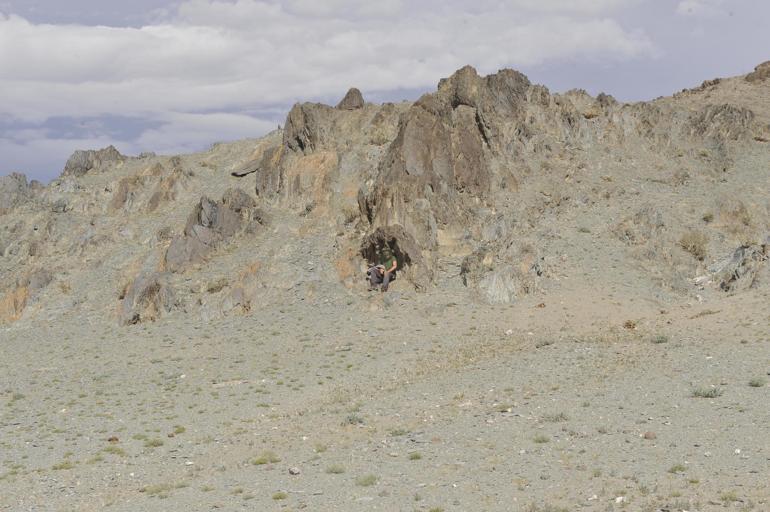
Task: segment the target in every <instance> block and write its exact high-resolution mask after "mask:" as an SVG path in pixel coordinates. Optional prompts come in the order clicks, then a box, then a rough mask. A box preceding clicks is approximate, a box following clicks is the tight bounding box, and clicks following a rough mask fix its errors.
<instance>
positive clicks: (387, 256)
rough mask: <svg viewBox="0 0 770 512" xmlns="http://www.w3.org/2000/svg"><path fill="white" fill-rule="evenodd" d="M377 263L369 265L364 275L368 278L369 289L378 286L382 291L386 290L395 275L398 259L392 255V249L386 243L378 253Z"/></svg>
mask: <svg viewBox="0 0 770 512" xmlns="http://www.w3.org/2000/svg"><path fill="white" fill-rule="evenodd" d="M379 261H380V262H379V264H378V265H373V266H371V267H369V269H368V270H367V271H366V275H367V276H368V279H369V289H370V290H373V289H375V288H377V286H378V285H379V286H380V290H381V291H383V292H386V291H388V285H389V284H390V282H391V281H393V279H395V277H396V269H397V268H398V260H397V259H396V258H395V257H394V256H393V251H391V250H390V247H388V246H387V245H386V246H385V247H383V248H382V250H381V251H380V255H379Z"/></svg>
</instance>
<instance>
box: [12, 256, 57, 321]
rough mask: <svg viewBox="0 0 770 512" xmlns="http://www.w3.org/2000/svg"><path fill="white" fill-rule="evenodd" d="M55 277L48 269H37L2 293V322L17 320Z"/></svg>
mask: <svg viewBox="0 0 770 512" xmlns="http://www.w3.org/2000/svg"><path fill="white" fill-rule="evenodd" d="M52 280H53V277H52V276H51V273H50V272H49V271H48V270H46V269H37V270H34V271H32V272H29V273H27V274H24V275H23V276H21V277H20V278H18V279H17V280H16V282H15V283H14V284H13V285H12V286H11V287H10V288H9V289H8V290H6V291H5V293H3V294H0V324H6V323H11V322H15V321H16V320H18V319H19V318H21V315H22V314H23V313H24V309H25V308H26V307H27V304H28V303H30V302H31V301H33V300H34V299H35V298H36V297H37V295H38V294H39V293H40V292H41V291H42V290H44V289H45V287H46V286H48V285H49V284H50V283H51V281H52Z"/></svg>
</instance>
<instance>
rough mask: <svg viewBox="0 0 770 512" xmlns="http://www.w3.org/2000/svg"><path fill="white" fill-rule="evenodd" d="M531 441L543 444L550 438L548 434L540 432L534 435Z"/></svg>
mask: <svg viewBox="0 0 770 512" xmlns="http://www.w3.org/2000/svg"><path fill="white" fill-rule="evenodd" d="M533 441H534V442H536V443H537V444H544V443H547V442H548V441H550V439H549V438H548V436H544V435H542V434H538V435H536V436H535V438H534V439H533Z"/></svg>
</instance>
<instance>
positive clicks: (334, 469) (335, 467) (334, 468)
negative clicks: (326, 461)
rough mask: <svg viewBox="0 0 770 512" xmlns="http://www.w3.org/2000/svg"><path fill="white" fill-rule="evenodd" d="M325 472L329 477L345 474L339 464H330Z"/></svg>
mask: <svg viewBox="0 0 770 512" xmlns="http://www.w3.org/2000/svg"><path fill="white" fill-rule="evenodd" d="M326 472H327V473H329V474H330V475H341V474H342V473H344V472H345V468H344V467H343V466H341V465H339V464H332V465H331V466H329V467H328V468H326Z"/></svg>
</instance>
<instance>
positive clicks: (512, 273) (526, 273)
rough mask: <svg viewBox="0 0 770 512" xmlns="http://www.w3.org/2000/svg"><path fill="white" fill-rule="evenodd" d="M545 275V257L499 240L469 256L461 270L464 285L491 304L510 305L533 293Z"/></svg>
mask: <svg viewBox="0 0 770 512" xmlns="http://www.w3.org/2000/svg"><path fill="white" fill-rule="evenodd" d="M544 276H545V258H544V257H543V256H541V255H539V254H538V253H537V251H536V250H535V249H534V247H532V246H531V245H529V244H524V245H520V246H519V245H516V244H514V243H513V242H509V243H503V242H502V241H500V240H498V241H496V242H492V243H490V244H489V245H484V246H482V247H480V248H479V249H477V250H476V251H474V252H473V253H472V254H470V255H468V256H466V257H465V258H464V259H463V261H462V265H461V267H460V277H461V278H462V281H463V284H464V285H465V286H467V287H468V288H471V289H472V290H475V291H476V292H477V293H478V295H480V296H481V297H482V298H483V299H484V300H485V301H486V302H488V303H490V304H510V303H512V302H515V301H516V299H517V298H520V297H522V296H523V295H526V294H529V293H533V292H534V291H536V290H537V288H538V283H539V281H540V279H541V278H543V277H544Z"/></svg>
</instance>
